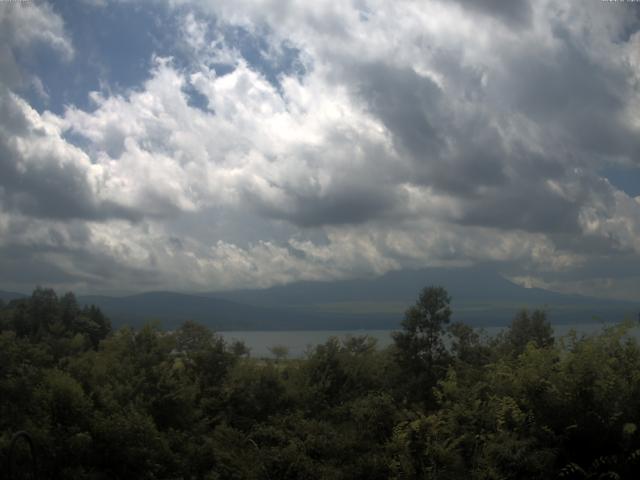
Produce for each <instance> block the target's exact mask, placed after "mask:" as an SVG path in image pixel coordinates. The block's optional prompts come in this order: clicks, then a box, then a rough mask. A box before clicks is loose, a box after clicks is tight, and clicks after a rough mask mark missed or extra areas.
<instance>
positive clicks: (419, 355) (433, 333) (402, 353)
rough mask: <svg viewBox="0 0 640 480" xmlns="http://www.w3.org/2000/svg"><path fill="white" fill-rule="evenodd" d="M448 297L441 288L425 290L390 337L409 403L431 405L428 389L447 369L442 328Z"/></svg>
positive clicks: (444, 321)
mask: <svg viewBox="0 0 640 480" xmlns="http://www.w3.org/2000/svg"><path fill="white" fill-rule="evenodd" d="M450 303H451V297H450V296H449V294H448V293H447V291H446V290H445V289H444V288H442V287H427V288H425V289H423V290H422V292H420V296H419V297H418V300H417V301H416V304H415V305H414V306H412V307H411V308H409V309H408V310H407V311H406V313H405V318H404V320H403V321H402V328H403V330H402V331H401V332H396V333H394V334H393V339H394V342H395V345H396V353H395V356H396V359H397V361H398V365H399V366H400V368H401V369H402V370H403V373H404V375H405V381H406V382H407V392H408V394H409V399H410V400H421V401H426V402H427V404H430V402H431V401H432V394H431V392H432V389H433V387H434V386H435V385H436V382H437V381H438V379H440V378H442V376H443V375H444V373H445V372H446V369H447V363H448V354H447V351H446V349H445V346H444V341H443V333H444V327H445V325H446V324H448V323H449V319H450V317H451V309H450V308H449V305H450Z"/></svg>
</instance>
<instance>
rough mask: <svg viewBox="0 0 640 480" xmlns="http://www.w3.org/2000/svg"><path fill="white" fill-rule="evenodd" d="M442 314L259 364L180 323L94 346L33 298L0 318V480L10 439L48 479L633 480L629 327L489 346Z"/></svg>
mask: <svg viewBox="0 0 640 480" xmlns="http://www.w3.org/2000/svg"><path fill="white" fill-rule="evenodd" d="M449 302H450V299H449V296H448V295H447V293H446V291H445V290H444V289H442V288H439V287H438V288H427V289H425V290H424V291H423V292H422V294H421V295H420V298H419V300H418V302H417V303H416V305H415V306H414V307H412V308H410V309H409V310H408V311H407V315H406V318H405V321H404V322H403V330H402V331H401V332H399V333H397V334H396V335H395V336H394V338H395V344H394V345H393V346H392V347H391V348H389V349H386V350H379V349H377V348H376V345H375V341H373V340H372V339H371V338H369V337H366V336H363V337H347V338H345V339H342V340H340V339H337V338H332V339H330V340H329V341H327V342H326V343H325V344H323V345H319V346H317V347H315V348H314V349H312V350H311V351H309V352H308V354H307V356H306V357H305V358H304V359H287V358H285V355H279V356H278V358H277V359H275V360H271V359H253V358H250V357H249V356H248V351H247V349H246V347H244V345H242V344H239V343H235V344H232V345H228V344H226V343H225V342H224V341H223V339H222V338H221V337H220V336H218V335H216V334H214V333H213V332H211V331H210V330H209V329H207V328H206V327H204V326H201V325H198V324H196V323H193V322H187V323H185V324H184V325H183V326H182V327H180V328H179V329H177V330H176V331H174V332H163V331H161V330H160V329H159V328H158V327H157V326H156V325H152V324H151V325H146V326H144V327H143V328H141V329H138V330H134V329H130V328H122V329H119V330H117V331H115V332H110V329H109V322H108V320H107V319H106V318H105V317H104V316H103V315H102V314H101V313H100V311H99V310H98V309H95V308H92V307H89V308H81V307H79V306H78V304H77V302H76V300H75V297H74V296H73V295H72V294H66V295H64V296H62V297H58V296H57V295H56V294H55V293H54V292H53V291H51V290H46V289H40V288H39V289H37V290H36V291H35V292H34V294H33V296H32V297H31V298H28V299H24V300H17V301H12V302H10V303H9V304H7V305H4V306H2V307H0V468H2V469H3V472H4V469H5V468H6V462H7V455H8V449H9V444H10V441H11V436H12V434H13V433H14V432H16V431H19V430H26V431H28V432H29V433H30V435H31V436H32V438H33V439H34V441H35V443H36V445H37V447H38V460H39V462H38V464H39V466H40V474H41V476H42V478H55V479H107V478H109V479H110V478H116V479H130V478H133V479H137V478H142V479H161V478H162V479H164V478H167V479H179V478H182V479H225V480H226V479H285V480H286V479H316V478H318V479H345V480H347V479H380V480H382V479H439V480H440V479H443V480H447V479H452V480H453V479H459V478H468V479H470V480H476V479H477V480H489V479H550V478H565V479H587V478H591V479H596V478H601V479H604V478H620V479H635V478H638V477H639V475H638V473H639V472H640V346H639V345H638V342H637V341H636V340H635V337H633V336H632V335H630V328H631V327H630V326H628V325H621V326H619V327H616V328H612V329H608V330H605V331H603V332H602V333H601V334H599V335H594V336H590V337H578V336H577V335H570V336H568V337H566V338H564V339H562V340H561V341H554V337H553V332H552V329H551V326H550V325H549V323H548V321H547V319H546V315H545V314H544V312H541V311H535V312H533V313H531V314H530V313H528V312H524V311H523V312H521V313H519V314H518V315H517V316H516V317H515V318H514V321H513V323H512V325H511V326H510V328H509V329H507V330H506V331H505V333H504V334H502V335H501V336H499V337H498V338H496V339H493V340H490V339H487V338H485V337H484V336H483V335H482V334H481V333H479V332H477V331H475V330H474V329H472V328H470V327H469V326H467V325H464V324H460V323H456V324H452V325H450V326H449V327H448V328H447V329H445V327H446V326H447V324H448V322H449V317H450V314H451V312H450V310H449ZM446 334H448V335H449V339H448V341H446V342H445V335H446ZM23 447H24V445H23V446H22V447H21V448H23ZM23 450H24V448H23ZM16 455H18V457H19V458H20V461H19V462H17V464H18V465H22V467H23V468H24V469H27V468H28V465H27V464H25V462H27V463H28V460H29V455H28V452H26V451H21V450H20V451H17V452H16Z"/></svg>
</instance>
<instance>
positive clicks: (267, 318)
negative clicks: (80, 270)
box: [78, 292, 383, 330]
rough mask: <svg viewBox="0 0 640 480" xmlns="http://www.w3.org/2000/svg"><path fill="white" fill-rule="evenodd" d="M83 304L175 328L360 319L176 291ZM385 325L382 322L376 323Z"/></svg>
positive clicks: (326, 324)
mask: <svg viewBox="0 0 640 480" xmlns="http://www.w3.org/2000/svg"><path fill="white" fill-rule="evenodd" d="M78 300H79V302H80V303H81V304H85V305H89V304H93V305H97V306H98V307H100V309H102V311H103V312H104V313H105V314H106V315H107V316H108V317H109V318H110V319H111V320H112V322H113V324H114V326H120V325H125V324H126V325H131V326H139V325H141V324H143V323H145V322H147V321H153V320H157V321H159V322H160V323H161V325H162V326H163V327H164V328H168V329H173V328H176V327H178V326H179V325H180V324H182V323H183V322H184V321H186V320H193V321H196V322H199V323H202V324H205V325H207V326H209V327H211V328H214V329H216V330H295V329H328V330H330V329H340V328H345V327H344V325H348V326H347V327H346V328H352V327H353V325H354V324H356V323H357V321H358V319H357V318H356V317H355V316H353V315H342V314H337V315H327V314H322V313H316V312H309V313H308V314H302V313H301V312H299V311H296V310H289V309H277V308H268V307H260V306H254V305H244V304H241V303H237V302H233V301H229V300H225V299H219V298H211V297H206V296H200V295H189V294H182V293H173V292H150V293H143V294H139V295H131V296H126V297H107V296H98V295H94V296H81V297H79V298H78ZM374 327H375V328H380V327H383V325H382V324H377V325H374Z"/></svg>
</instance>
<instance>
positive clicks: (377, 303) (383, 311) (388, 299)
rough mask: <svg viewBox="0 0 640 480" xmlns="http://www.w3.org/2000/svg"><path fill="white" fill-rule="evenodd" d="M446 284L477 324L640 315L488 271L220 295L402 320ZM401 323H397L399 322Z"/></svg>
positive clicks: (631, 307)
mask: <svg viewBox="0 0 640 480" xmlns="http://www.w3.org/2000/svg"><path fill="white" fill-rule="evenodd" d="M428 285H442V286H444V287H445V288H446V289H447V290H448V291H449V293H450V294H451V296H452V306H453V311H454V319H455V320H462V321H465V322H469V323H472V324H482V325H502V324H506V323H508V322H509V321H510V319H511V318H512V317H513V315H514V313H515V312H516V311H517V310H519V309H520V308H524V307H527V308H537V307H546V308H547V309H548V311H549V313H550V316H551V319H552V321H554V322H556V323H574V322H589V321H591V320H593V319H594V317H599V318H600V319H602V320H607V321H616V320H621V319H622V318H624V317H625V316H629V315H631V316H636V315H637V311H638V308H639V306H638V305H637V304H634V303H631V302H619V301H613V300H601V299H595V298H589V297H584V296H580V295H564V294H560V293H556V292H550V291H546V290H542V289H537V288H531V289H529V288H524V287H521V286H519V285H516V284H514V283H512V282H510V281H508V280H507V279H505V278H504V277H502V276H501V275H499V274H498V273H496V272H495V271H492V270H490V269H488V268H481V267H474V268H459V269H444V268H432V269H422V270H403V271H396V272H390V273H387V274H385V275H383V276H381V277H378V278H375V279H363V280H346V281H337V282H297V283H293V284H290V285H284V286H277V287H272V288H268V289H263V290H238V291H231V292H216V293H213V294H211V295H215V296H217V297H219V298H226V299H228V300H233V301H236V302H240V303H247V304H252V305H260V306H274V305H278V306H279V307H280V308H283V307H288V308H291V309H297V310H300V311H306V312H314V311H315V312H330V313H334V314H338V313H343V314H344V313H349V314H357V315H363V316H368V317H369V318H377V319H383V318H384V319H387V320H388V321H390V322H391V321H392V319H398V320H399V319H400V318H402V314H403V312H404V310H405V309H406V308H407V307H408V306H409V305H411V304H412V303H413V302H415V299H416V297H417V295H418V293H419V292H420V290H421V289H422V288H423V287H424V286H428ZM398 320H396V321H398Z"/></svg>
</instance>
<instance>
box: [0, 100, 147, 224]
mask: <svg viewBox="0 0 640 480" xmlns="http://www.w3.org/2000/svg"><path fill="white" fill-rule="evenodd" d="M0 117H2V119H3V121H2V126H0V204H2V205H4V208H5V209H7V210H10V211H17V212H20V213H23V214H26V215H33V216H37V217H44V218H69V219H71V218H84V219H89V220H105V219H108V218H125V219H128V220H136V219H139V218H140V215H139V214H137V213H136V212H135V211H132V210H131V209H128V208H125V207H122V206H119V205H117V204H116V203H114V202H111V201H99V200H97V199H96V192H95V191H94V190H93V189H92V188H91V185H90V181H89V178H88V172H87V168H86V165H79V164H78V163H77V162H76V161H74V160H75V159H74V155H73V154H74V151H73V148H72V147H70V146H69V147H68V150H67V151H65V148H64V147H63V146H61V145H60V144H56V143H55V142H52V141H48V139H47V132H46V131H44V130H43V129H42V128H39V127H34V125H32V124H31V123H30V122H29V120H28V119H27V117H26V115H25V112H24V111H23V109H22V108H21V107H20V104H19V103H18V102H17V101H15V100H14V98H12V97H11V95H10V94H9V93H8V92H6V91H5V92H4V94H0ZM25 143H26V144H29V146H35V147H34V148H32V151H30V152H28V153H25V152H24V150H25V145H24V144H25ZM38 143H41V145H40V146H37V144H38ZM29 146H27V147H26V149H27V150H29ZM25 155H26V156H28V158H25Z"/></svg>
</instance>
